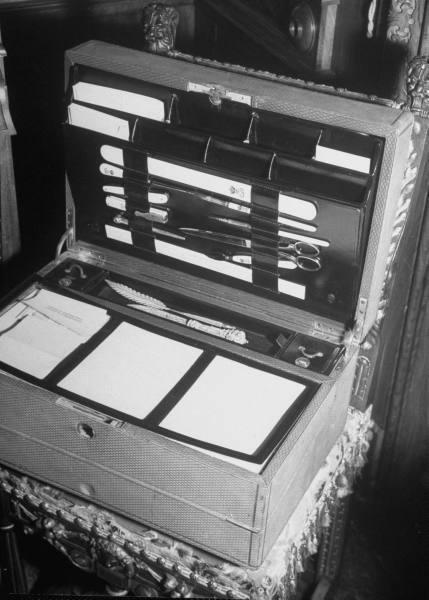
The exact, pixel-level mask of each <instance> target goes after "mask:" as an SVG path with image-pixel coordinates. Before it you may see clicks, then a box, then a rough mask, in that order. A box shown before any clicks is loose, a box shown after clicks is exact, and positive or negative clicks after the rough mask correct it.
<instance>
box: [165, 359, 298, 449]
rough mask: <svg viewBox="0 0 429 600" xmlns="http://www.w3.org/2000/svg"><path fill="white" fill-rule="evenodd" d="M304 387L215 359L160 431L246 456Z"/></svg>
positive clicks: (239, 364)
mask: <svg viewBox="0 0 429 600" xmlns="http://www.w3.org/2000/svg"><path fill="white" fill-rule="evenodd" d="M304 390H305V385H304V384H302V383H298V382H296V381H293V380H291V379H289V378H287V377H280V376H278V375H274V374H272V373H267V372H266V371H261V370H259V369H256V368H255V367H249V366H247V365H244V364H242V363H239V362H236V361H234V360H230V359H228V358H224V357H221V356H216V357H215V358H214V360H213V361H212V362H211V363H210V364H209V365H208V367H207V368H206V369H205V371H204V372H203V373H202V374H201V375H200V377H199V378H198V380H197V381H196V382H195V383H194V385H193V386H192V387H191V388H190V390H189V391H188V392H187V393H186V394H185V395H184V396H183V398H182V399H181V400H180V401H179V402H178V403H177V404H176V406H175V407H174V408H173V409H172V410H171V411H170V412H169V414H168V415H167V416H166V417H165V418H164V419H163V421H162V422H161V423H160V426H161V427H163V428H165V429H167V430H170V431H174V432H176V433H179V434H181V435H185V436H187V437H190V438H193V439H195V440H199V441H202V442H206V443H208V444H213V445H216V446H220V447H222V448H225V449H228V450H233V451H236V452H242V453H244V454H248V455H251V454H253V453H254V452H256V450H257V449H258V448H259V447H260V446H261V444H263V442H264V441H265V440H266V439H267V438H268V436H269V435H270V433H271V432H272V430H273V429H274V427H275V426H276V425H277V423H278V422H279V420H280V419H281V418H282V417H283V415H284V414H285V412H286V411H287V410H288V408H290V407H291V406H292V404H293V403H294V402H295V400H297V398H298V397H299V396H300V394H301V393H302V392H303V391H304Z"/></svg>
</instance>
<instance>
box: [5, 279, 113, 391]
mask: <svg viewBox="0 0 429 600" xmlns="http://www.w3.org/2000/svg"><path fill="white" fill-rule="evenodd" d="M108 320H109V315H108V314H107V312H106V311H105V310H104V309H102V308H99V307H97V306H92V305H90V304H87V303H85V302H80V301H79V300H74V299H72V298H68V297H66V296H62V295H61V294H56V293H54V292H50V291H49V290H44V289H39V290H33V292H32V293H31V294H30V296H28V297H26V298H22V300H20V301H18V302H17V303H16V304H15V305H13V306H12V307H10V308H9V309H8V310H7V311H6V312H4V313H3V314H2V315H1V316H0V360H1V361H3V362H4V363H6V364H8V365H10V366H11V367H15V368H16V369H20V370H21V371H24V372H25V373H28V374H29V375H33V376H34V377H38V378H40V379H42V378H44V377H46V376H47V375H48V374H49V373H50V372H51V371H52V370H53V369H54V368H55V367H56V366H57V365H58V364H59V363H60V362H61V361H62V360H64V359H65V358H66V357H67V356H68V355H69V354H71V352H73V351H74V350H75V349H76V348H77V347H78V346H79V345H81V344H83V343H85V342H86V341H87V340H88V339H89V338H90V337H92V335H94V334H95V333H96V332H97V331H98V330H99V329H101V327H103V325H105V323H106V322H107V321H108Z"/></svg>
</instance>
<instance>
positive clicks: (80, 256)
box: [73, 247, 106, 266]
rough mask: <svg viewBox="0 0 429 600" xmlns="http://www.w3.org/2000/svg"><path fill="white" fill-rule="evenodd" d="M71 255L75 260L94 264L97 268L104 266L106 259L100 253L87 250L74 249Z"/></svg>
mask: <svg viewBox="0 0 429 600" xmlns="http://www.w3.org/2000/svg"><path fill="white" fill-rule="evenodd" d="M73 254H74V255H75V257H76V260H80V261H82V262H89V263H94V262H95V263H96V264H97V265H98V266H101V265H104V263H105V262H106V257H105V256H104V254H101V252H95V251H94V250H88V248H79V247H77V248H74V249H73Z"/></svg>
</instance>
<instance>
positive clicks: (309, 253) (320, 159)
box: [65, 42, 413, 341]
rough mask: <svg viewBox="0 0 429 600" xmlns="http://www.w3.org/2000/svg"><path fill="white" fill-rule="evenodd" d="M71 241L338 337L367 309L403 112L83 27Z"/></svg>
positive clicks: (392, 193) (400, 164)
mask: <svg viewBox="0 0 429 600" xmlns="http://www.w3.org/2000/svg"><path fill="white" fill-rule="evenodd" d="M66 78H67V83H66V93H67V124H66V126H65V129H66V132H65V133H66V160H67V175H68V181H69V186H70V192H71V194H70V195H69V197H68V202H69V208H71V209H72V212H73V215H74V241H73V245H74V246H75V247H76V248H77V249H82V248H85V247H91V248H96V249H97V248H98V249H99V250H100V251H101V252H102V253H103V255H104V254H107V255H108V256H109V257H110V261H113V262H114V261H115V259H118V260H121V261H122V262H123V260H124V258H125V259H126V261H127V263H128V264H129V267H130V270H131V271H132V270H133V269H135V268H137V266H138V269H139V271H142V272H144V273H146V274H147V276H148V277H150V278H153V279H155V280H157V281H159V283H160V285H166V286H174V287H175V288H177V289H179V290H180V289H181V290H184V291H186V293H187V294H190V295H191V296H192V295H193V296H196V297H198V296H200V297H202V298H204V300H205V301H208V302H212V303H216V304H223V305H224V306H228V305H229V306H230V307H231V308H232V309H235V310H243V309H245V310H246V311H249V313H250V314H253V312H254V313H255V314H259V315H264V317H265V318H266V319H267V321H270V320H277V321H278V320H282V321H284V323H285V324H288V325H289V326H290V325H291V324H292V325H293V326H294V327H295V328H297V329H298V330H299V329H301V330H302V331H303V332H307V333H308V332H309V333H311V334H313V335H317V334H318V333H320V334H323V335H324V336H325V337H327V338H331V339H333V340H335V341H339V340H341V339H342V337H343V335H344V332H345V331H346V329H350V328H352V327H353V326H354V324H355V322H356V319H357V314H358V312H360V313H361V316H360V321H361V322H360V323H359V326H360V333H359V337H360V338H363V337H364V335H366V333H367V331H368V330H369V328H370V327H371V324H372V322H373V321H374V319H375V315H376V310H377V303H378V299H379V296H380V292H381V287H382V283H383V278H384V269H385V262H386V258H387V253H388V247H389V242H390V237H391V231H392V226H393V219H394V216H395V212H396V205H397V199H398V197H399V191H400V185H401V180H402V176H403V172H404V168H405V164H406V160H407V156H408V146H409V139H410V135H411V125H412V119H413V117H412V115H411V114H410V113H405V112H400V111H398V110H397V109H393V108H389V107H385V106H379V105H376V104H371V103H365V102H363V101H358V100H352V99H346V98H341V97H337V96H333V95H328V94H324V93H321V92H320V91H313V90H309V89H299V88H296V87H293V86H291V85H287V84H286V83H283V82H281V81H276V80H271V79H264V78H262V77H257V76H255V74H247V73H237V72H232V71H228V70H221V69H219V68H216V67H215V66H213V67H212V66H209V65H207V63H205V64H204V65H201V64H194V63H190V62H186V61H182V60H177V59H173V58H169V57H163V56H159V55H154V54H148V53H144V52H139V51H135V50H130V49H126V48H121V47H118V46H114V45H110V44H106V43H102V42H88V43H86V44H83V45H81V46H79V47H77V48H75V49H72V50H70V51H68V52H67V54H66Z"/></svg>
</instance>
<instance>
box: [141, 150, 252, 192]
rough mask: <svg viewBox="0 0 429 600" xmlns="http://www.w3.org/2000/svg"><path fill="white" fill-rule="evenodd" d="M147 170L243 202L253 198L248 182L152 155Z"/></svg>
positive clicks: (152, 173)
mask: <svg viewBox="0 0 429 600" xmlns="http://www.w3.org/2000/svg"><path fill="white" fill-rule="evenodd" d="M147 170H148V173H149V174H150V175H154V176H155V177H162V178H163V179H169V180H170V181H177V182H178V183H183V184H184V185H192V186H194V187H197V188H201V189H203V190H206V191H208V192H213V193H215V194H221V195H222V196H228V197H229V198H234V199H235V200H241V201H243V202H250V200H251V196H252V186H251V185H249V184H247V183H242V182H240V181H234V180H232V179H225V178H224V177H219V176H218V175H211V174H210V173H203V172H202V171H197V170H196V169H189V168H188V167H181V166H180V165H175V164H173V163H170V162H166V161H165V160H159V159H157V158H151V157H150V156H149V157H148V159H147Z"/></svg>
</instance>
